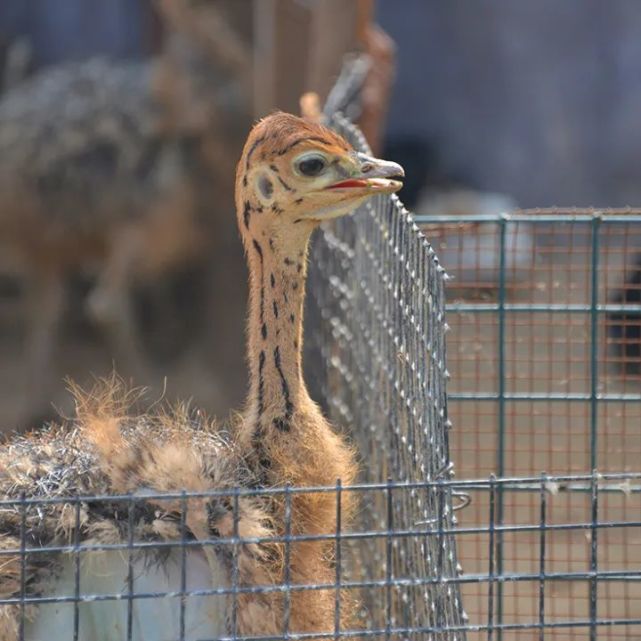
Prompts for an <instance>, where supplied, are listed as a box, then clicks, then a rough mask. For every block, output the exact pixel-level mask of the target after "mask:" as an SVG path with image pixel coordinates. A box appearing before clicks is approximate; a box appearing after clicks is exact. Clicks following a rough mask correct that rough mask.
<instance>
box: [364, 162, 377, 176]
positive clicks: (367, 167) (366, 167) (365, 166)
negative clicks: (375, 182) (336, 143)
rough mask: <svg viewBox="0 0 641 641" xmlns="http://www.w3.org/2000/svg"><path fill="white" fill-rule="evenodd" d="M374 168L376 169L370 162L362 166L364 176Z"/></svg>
mask: <svg viewBox="0 0 641 641" xmlns="http://www.w3.org/2000/svg"><path fill="white" fill-rule="evenodd" d="M373 168H374V165H372V163H370V162H366V163H364V164H363V165H361V171H362V172H363V173H364V174H366V173H367V172H368V171H372V169H373Z"/></svg>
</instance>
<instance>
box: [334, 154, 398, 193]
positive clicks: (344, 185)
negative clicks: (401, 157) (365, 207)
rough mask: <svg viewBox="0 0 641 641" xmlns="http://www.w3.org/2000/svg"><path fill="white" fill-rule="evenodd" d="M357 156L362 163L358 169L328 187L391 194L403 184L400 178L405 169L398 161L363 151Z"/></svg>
mask: <svg viewBox="0 0 641 641" xmlns="http://www.w3.org/2000/svg"><path fill="white" fill-rule="evenodd" d="M356 158H357V159H358V161H359V163H360V166H359V167H358V169H357V171H356V172H355V173H354V174H353V175H352V176H350V178H348V179H347V180H340V181H338V182H335V183H333V184H331V185H329V186H328V187H326V189H339V190H341V191H343V190H350V191H351V190H357V191H363V192H366V193H372V192H376V193H384V194H391V193H394V192H395V191H398V190H399V189H400V188H401V187H402V186H403V183H402V182H401V181H400V180H398V179H399V178H403V177H404V176H405V171H404V170H403V168H402V167H401V166H400V165H399V164H398V163H395V162H391V161H389V160H381V159H380V158H371V157H370V156H366V155H365V154H361V153H359V154H357V155H356Z"/></svg>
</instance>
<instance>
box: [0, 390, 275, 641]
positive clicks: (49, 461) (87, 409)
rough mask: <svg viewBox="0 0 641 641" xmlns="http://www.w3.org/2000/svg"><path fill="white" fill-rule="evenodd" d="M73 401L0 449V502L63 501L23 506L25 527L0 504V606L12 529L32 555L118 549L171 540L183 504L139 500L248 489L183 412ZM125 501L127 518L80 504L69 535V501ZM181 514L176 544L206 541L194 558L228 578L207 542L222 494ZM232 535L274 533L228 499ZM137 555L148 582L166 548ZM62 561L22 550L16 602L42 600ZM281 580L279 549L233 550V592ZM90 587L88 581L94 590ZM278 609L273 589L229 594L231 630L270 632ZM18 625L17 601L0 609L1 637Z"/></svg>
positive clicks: (195, 419) (222, 443)
mask: <svg viewBox="0 0 641 641" xmlns="http://www.w3.org/2000/svg"><path fill="white" fill-rule="evenodd" d="M77 398H78V411H77V418H76V419H75V420H74V421H72V422H70V423H69V424H68V425H65V426H57V427H51V428H49V430H48V431H47V432H45V433H44V434H38V435H37V436H29V435H28V436H24V437H17V438H14V439H12V440H11V441H9V442H8V443H7V444H5V445H4V447H3V449H2V451H1V452H0V500H5V501H8V500H15V499H16V498H17V497H20V496H21V495H24V496H25V498H27V499H56V498H65V497H69V498H70V500H69V501H68V502H66V501H61V502H50V503H47V504H44V505H41V504H39V505H33V506H30V507H28V508H27V510H26V515H25V517H24V518H25V521H24V525H23V523H22V520H23V516H22V513H21V510H20V508H19V507H18V506H15V505H11V504H9V503H6V502H5V503H0V599H11V598H19V597H20V578H21V563H20V556H19V550H20V535H21V532H22V528H23V527H24V530H25V532H26V541H27V546H28V547H36V548H43V547H51V546H64V545H69V544H70V543H74V542H76V541H79V542H82V543H83V544H88V545H91V544H126V543H127V541H128V540H129V537H130V536H131V537H132V538H133V540H134V541H136V542H140V541H145V542H154V541H157V542H169V541H179V540H180V539H181V538H182V536H181V534H182V531H181V528H182V518H183V517H182V515H181V512H182V508H183V506H184V505H185V503H183V500H182V499H176V500H173V501H171V500H169V501H167V500H155V499H153V498H145V495H149V494H154V493H157V492H174V493H179V492H181V491H182V490H187V491H197V492H204V491H208V490H225V489H230V488H232V487H236V486H241V487H242V486H244V487H247V486H251V485H252V483H253V479H252V475H251V473H250V472H249V471H248V469H247V468H246V467H245V465H244V463H243V458H242V456H240V455H239V453H238V452H237V451H236V449H235V447H234V445H233V442H232V440H231V439H230V437H229V435H228V434H226V433H225V432H223V431H221V430H220V429H218V428H217V427H216V426H215V425H213V424H212V423H210V422H209V421H207V420H206V419H204V418H203V417H202V416H199V415H197V414H195V413H192V412H190V411H189V410H188V409H187V408H180V409H178V410H175V411H173V412H171V413H166V412H162V411H158V412H156V413H155V414H153V415H150V414H149V413H147V414H145V415H144V416H134V417H131V416H127V409H128V407H129V406H130V404H131V403H130V402H131V401H132V400H135V399H133V398H132V397H131V396H129V397H128V396H127V395H126V394H124V393H123V390H122V387H121V386H120V385H116V386H115V387H114V386H113V385H112V384H109V385H106V386H104V387H102V388H101V389H100V390H97V391H94V393H92V394H90V395H77ZM127 493H132V494H135V495H137V496H139V497H140V500H136V502H135V504H134V507H133V518H132V517H131V516H130V514H129V508H128V505H127V503H123V502H118V501H115V500H114V501H109V500H105V501H93V502H91V501H85V502H82V503H81V505H80V514H79V522H80V528H79V531H76V506H75V503H74V501H73V497H74V496H83V495H84V496H87V495H118V494H127ZM186 508H187V509H186V511H185V516H184V521H185V525H186V533H185V534H186V538H187V539H191V540H194V539H196V540H200V541H203V540H213V541H214V544H213V545H207V546H203V547H202V548H191V549H190V550H194V551H198V552H197V553H198V554H200V556H201V557H202V556H203V554H204V556H205V557H206V562H207V564H208V565H209V569H210V572H211V576H214V577H220V576H221V575H222V576H226V577H227V578H229V576H230V575H231V568H232V553H231V548H230V547H229V546H227V547H226V546H224V545H219V546H217V545H216V544H215V540H216V539H217V538H219V537H231V536H233V534H234V517H233V504H232V500H231V497H206V498H190V499H188V500H187V501H186ZM130 522H133V532H131V533H130V531H129V523H130ZM238 531H239V534H240V535H241V537H265V536H273V535H274V534H275V532H274V529H273V524H272V519H271V517H270V516H269V514H268V512H267V510H266V509H265V506H264V505H262V504H261V502H260V501H258V500H255V499H253V498H247V497H241V498H240V499H239V519H238ZM91 554H96V553H91ZM122 554H126V553H125V552H123V553H122ZM140 554H141V557H144V558H142V559H141V560H140V559H139V560H140V562H141V563H142V567H147V568H150V570H149V572H150V574H153V572H158V571H159V570H158V569H159V568H160V567H161V562H162V563H165V562H166V560H167V557H168V556H169V555H170V554H172V552H171V551H169V552H168V551H167V548H164V549H163V548H161V549H155V550H154V549H153V548H152V549H151V550H150V551H144V552H142V553H140ZM190 554H191V551H190ZM69 559H70V555H68V554H65V553H59V554H51V553H50V554H42V553H32V554H27V558H26V563H27V566H26V576H27V585H26V590H27V596H28V597H35V596H44V595H50V594H51V592H52V586H53V584H54V579H55V578H60V577H62V579H61V580H64V574H65V572H66V571H67V570H68V567H69ZM83 563H84V561H83ZM201 565H202V563H201ZM136 568H138V566H136ZM154 568H155V569H154ZM281 572H282V554H281V550H280V549H279V544H275V543H274V544H269V543H268V544H243V545H240V546H238V584H239V585H240V586H252V585H253V586H256V585H269V584H273V583H274V581H275V580H278V577H279V576H280V575H281ZM98 576H100V573H98ZM209 582H210V584H211V578H210V579H209ZM95 583H96V581H95V573H94V584H95ZM98 583H100V581H98ZM227 583H229V582H228V581H227ZM99 587H100V586H95V585H94V588H95V589H99ZM212 587H224V586H221V585H214V586H212ZM103 588H104V586H103ZM103 591H104V590H103ZM106 591H107V592H109V591H110V590H106ZM71 595H73V590H72V591H71ZM68 596H69V594H68ZM41 609H44V606H43V607H42V608H41ZM227 610H228V608H225V611H227ZM280 612H281V606H280V597H278V596H276V593H267V594H248V593H245V594H240V595H239V596H238V620H237V625H238V633H240V634H264V633H266V632H275V631H276V630H278V629H279V626H280V625H281V621H280V617H279V615H280ZM26 614H27V620H31V619H33V618H34V617H35V614H36V608H35V606H29V607H28V608H27V612H26ZM19 619H20V608H19V606H18V605H4V606H0V641H15V640H16V639H17V638H18V629H19ZM257 626H259V627H258V628H257ZM27 638H29V637H27Z"/></svg>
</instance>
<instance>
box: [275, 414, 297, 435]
mask: <svg viewBox="0 0 641 641" xmlns="http://www.w3.org/2000/svg"><path fill="white" fill-rule="evenodd" d="M272 424H273V425H274V427H275V428H276V429H277V430H278V431H279V432H289V431H290V430H291V429H292V426H291V424H290V421H289V419H288V418H287V416H279V417H278V418H275V419H274V420H273V421H272Z"/></svg>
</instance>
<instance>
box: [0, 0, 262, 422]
mask: <svg viewBox="0 0 641 641" xmlns="http://www.w3.org/2000/svg"><path fill="white" fill-rule="evenodd" d="M156 6H157V7H158V8H159V10H160V13H161V17H162V18H163V23H164V25H165V27H166V31H167V37H166V42H165V44H164V47H163V51H162V52H161V55H160V56H159V57H158V58H156V59H154V60H152V61H150V62H144V63H140V62H117V63H112V62H108V61H106V60H100V59H94V60H90V61H88V62H83V63H68V64H62V65H58V66H55V67H52V68H49V69H44V70H43V71H42V72H40V73H39V74H38V75H36V76H34V77H33V78H31V79H29V80H27V81H25V82H24V83H22V84H21V85H19V86H16V87H15V88H13V89H11V90H10V91H8V92H7V93H6V94H5V95H4V96H3V97H2V99H0V257H1V258H2V261H3V262H10V263H11V266H12V267H14V266H15V267H16V268H17V269H16V271H18V272H19V273H22V274H24V279H23V281H24V283H25V287H24V290H25V299H26V300H27V302H28V305H27V313H26V317H27V318H26V321H27V325H28V330H27V333H26V338H25V357H24V358H23V362H24V363H25V367H26V370H27V371H26V376H25V397H26V403H27V406H28V408H27V409H25V412H23V414H24V415H23V416H22V417H20V420H19V422H20V424H21V426H22V427H25V426H27V427H33V426H35V425H34V424H33V423H34V421H36V420H37V419H39V418H41V417H42V416H43V415H44V416H45V417H46V416H47V415H48V414H49V413H50V411H51V410H50V403H51V401H52V400H53V399H52V398H51V395H52V389H53V387H54V386H53V381H54V374H57V375H58V376H57V378H58V379H61V378H62V376H64V375H66V374H67V373H68V372H65V371H59V372H54V371H53V370H54V365H55V363H56V358H55V353H54V351H55V347H56V346H57V343H58V341H59V338H60V329H61V327H60V325H61V322H62V318H63V314H64V311H65V307H66V304H67V302H68V298H69V297H68V283H69V281H70V279H71V277H76V276H80V277H81V278H82V279H89V280H93V282H94V285H93V286H92V288H91V291H90V293H89V295H88V296H87V303H88V304H87V307H88V310H89V311H90V316H91V317H92V318H93V319H94V321H95V322H96V323H97V324H98V325H99V326H100V327H101V328H102V330H103V332H104V333H105V334H106V335H107V337H108V338H109V339H110V340H109V342H110V347H111V348H112V349H113V351H112V356H113V357H115V360H116V365H117V367H118V370H119V371H121V372H123V374H126V375H131V376H134V378H135V379H136V381H137V382H139V383H148V382H149V371H148V370H149V368H148V367H147V365H148V359H147V358H146V355H145V354H144V352H143V351H142V350H141V348H140V344H141V336H140V333H139V332H137V326H136V321H135V314H134V308H133V305H132V296H131V294H132V290H133V288H134V287H136V285H139V284H146V283H153V282H154V281H158V280H160V278H161V277H162V278H165V279H166V278H167V274H168V273H171V271H172V270H174V269H176V268H177V267H181V266H185V265H191V264H193V263H199V262H204V258H205V255H206V254H209V255H211V254H213V253H215V252H216V253H218V254H219V256H220V258H221V262H222V261H223V260H225V258H224V257H226V258H228V262H229V265H228V269H231V270H233V269H234V265H235V264H236V263H238V265H239V274H240V270H241V269H242V259H241V258H240V256H239V257H238V258H237V259H236V260H234V259H233V257H232V259H229V256H228V255H229V253H230V250H229V249H228V247H229V246H230V245H232V246H233V239H234V238H235V231H234V229H233V226H230V225H229V224H228V223H227V217H226V216H225V217H223V216H222V215H221V214H222V213H226V212H227V210H228V209H229V208H231V207H232V206H233V205H232V202H231V199H230V198H229V194H230V192H231V187H232V185H233V162H232V161H231V159H230V157H229V149H230V147H233V144H234V142H236V143H237V144H238V147H239V148H240V144H241V143H242V133H240V132H241V131H242V130H243V129H244V127H245V126H246V124H247V122H248V121H249V117H248V115H246V112H244V111H243V108H242V105H243V104H244V102H248V98H246V97H244V92H245V89H246V86H247V85H248V83H249V78H250V56H249V51H248V47H247V45H246V44H245V43H244V42H243V41H242V39H241V38H240V37H238V36H237V35H236V34H235V32H234V31H233V30H232V29H231V27H230V26H229V25H228V23H227V21H226V20H225V19H224V16H223V15H222V14H221V11H220V6H219V5H218V4H217V3H216V2H215V1H214V0H210V1H206V2H192V1H191V0H158V2H156ZM226 197H227V201H226V200H225V198H226ZM205 250H208V251H205ZM228 273H229V272H227V274H226V277H225V279H222V278H221V279H220V283H225V282H226V281H228V280H229V279H228ZM216 285H217V286H218V285H219V282H218V281H217V282H216ZM220 289H222V290H224V285H223V284H221V285H220ZM220 296H221V299H225V301H226V304H228V305H231V306H233V304H234V300H235V299H234V293H233V292H230V291H222V292H221V294H220ZM236 298H241V297H238V296H237V297H236ZM238 306H242V299H241V300H239V303H238ZM231 315H232V316H233V314H231ZM234 320H235V319H234ZM221 322H223V321H221ZM236 325H237V321H236ZM228 333H229V332H228ZM237 333H239V332H237ZM240 340H242V339H241V337H240V336H238V341H239V343H238V346H240ZM165 341H166V342H167V337H165ZM227 342H228V343H233V342H234V341H233V340H232V341H230V340H229V338H228V337H227ZM220 351H221V352H223V353H224V348H221V350H220ZM109 360H110V361H111V359H109ZM227 369H229V368H227ZM59 387H60V386H59Z"/></svg>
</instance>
